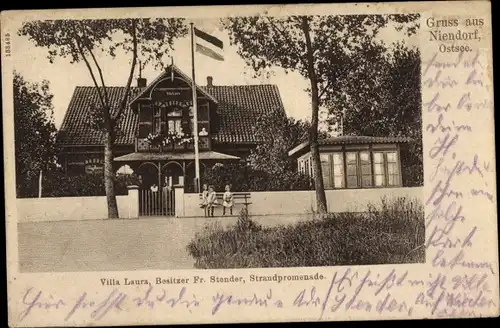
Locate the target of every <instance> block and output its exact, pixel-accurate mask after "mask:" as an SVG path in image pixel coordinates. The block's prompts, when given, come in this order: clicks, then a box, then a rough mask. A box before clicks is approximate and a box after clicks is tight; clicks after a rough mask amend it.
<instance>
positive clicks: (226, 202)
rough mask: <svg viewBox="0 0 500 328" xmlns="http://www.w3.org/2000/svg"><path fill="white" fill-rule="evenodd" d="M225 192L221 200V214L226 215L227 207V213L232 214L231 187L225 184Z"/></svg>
mask: <svg viewBox="0 0 500 328" xmlns="http://www.w3.org/2000/svg"><path fill="white" fill-rule="evenodd" d="M225 189H226V192H224V196H223V202H222V215H226V208H227V209H229V214H230V215H233V205H234V202H233V193H232V192H231V187H230V186H229V185H226V188H225Z"/></svg>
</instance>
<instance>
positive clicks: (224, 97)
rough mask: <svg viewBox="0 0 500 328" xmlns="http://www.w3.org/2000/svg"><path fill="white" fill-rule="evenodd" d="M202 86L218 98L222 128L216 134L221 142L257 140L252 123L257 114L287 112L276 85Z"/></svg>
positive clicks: (233, 142) (217, 140)
mask: <svg viewBox="0 0 500 328" xmlns="http://www.w3.org/2000/svg"><path fill="white" fill-rule="evenodd" d="M202 89H204V90H205V91H207V92H208V93H209V94H211V95H212V96H213V97H214V98H215V99H217V100H218V101H219V105H218V108H217V113H218V115H219V120H220V130H219V132H218V133H217V134H216V135H215V136H214V141H216V142H218V143H232V144H235V143H240V144H241V143H255V142H256V140H255V137H254V133H253V131H252V127H253V124H255V122H256V120H257V118H258V116H259V115H260V114H263V113H268V112H271V111H280V112H282V113H285V109H284V107H283V103H282V101H281V96H280V93H279V90H278V87H277V86H275V85H270V84H264V85H241V86H211V87H202Z"/></svg>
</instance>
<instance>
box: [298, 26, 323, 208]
mask: <svg viewBox="0 0 500 328" xmlns="http://www.w3.org/2000/svg"><path fill="white" fill-rule="evenodd" d="M302 30H303V31H304V36H305V39H306V48H307V71H308V75H309V81H310V82H311V103H312V106H311V110H312V113H311V130H310V132H309V145H310V149H311V159H312V165H313V174H314V185H315V188H316V207H317V209H316V210H317V212H318V213H319V214H320V215H324V214H326V213H327V212H328V207H327V203H326V194H325V186H324V184H323V174H322V172H321V161H320V156H319V145H318V124H319V90H318V79H317V77H316V71H315V69H314V57H313V49H312V44H311V36H310V35H309V22H308V20H307V18H306V17H303V18H302Z"/></svg>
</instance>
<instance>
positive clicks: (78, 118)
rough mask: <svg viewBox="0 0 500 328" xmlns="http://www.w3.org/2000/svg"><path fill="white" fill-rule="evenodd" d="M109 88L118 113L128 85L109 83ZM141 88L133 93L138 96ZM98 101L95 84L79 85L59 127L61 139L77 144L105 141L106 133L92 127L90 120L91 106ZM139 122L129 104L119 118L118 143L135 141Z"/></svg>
mask: <svg viewBox="0 0 500 328" xmlns="http://www.w3.org/2000/svg"><path fill="white" fill-rule="evenodd" d="M107 92H108V96H109V99H110V101H111V104H112V113H116V110H117V109H118V105H119V102H120V101H121V99H122V97H123V95H124V93H125V88H123V87H108V88H107ZM138 92H139V89H138V88H131V90H130V97H131V98H132V97H134V96H136V95H137V94H138ZM98 103H99V97H98V94H97V90H96V88H95V87H83V86H78V87H76V88H75V91H74V92H73V97H72V98H71V101H70V103H69V106H68V110H67V111H66V114H65V116H64V119H63V122H62V124H61V128H60V129H59V136H58V142H59V143H61V144H64V145H75V146H81V145H85V146H87V145H102V143H103V139H102V138H103V136H104V134H103V133H102V132H101V131H98V130H95V129H94V128H92V126H91V125H90V123H89V122H90V111H91V108H92V106H93V105H94V104H98ZM137 123H138V117H137V115H134V114H133V113H132V111H131V110H130V108H129V107H127V109H126V110H125V111H124V113H123V115H122V118H121V120H120V121H119V131H120V132H119V133H118V136H117V140H116V144H118V145H127V144H133V143H134V137H135V133H136V130H137Z"/></svg>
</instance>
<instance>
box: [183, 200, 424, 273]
mask: <svg viewBox="0 0 500 328" xmlns="http://www.w3.org/2000/svg"><path fill="white" fill-rule="evenodd" d="M238 220H239V221H238V223H237V224H236V225H235V226H233V227H230V228H226V229H224V228H222V227H221V226H220V225H217V224H215V225H210V226H208V227H207V228H206V229H205V231H203V232H202V233H199V234H197V235H196V236H195V238H194V239H193V240H192V241H191V243H190V244H189V245H188V251H189V253H190V254H191V255H192V256H193V257H194V258H195V260H196V263H195V266H196V267H197V268H200V269H222V268H226V269H227V268H261V267H303V266H334V265H362V264H365V265H370V264H390V263H416V262H418V263H423V262H425V248H424V247H423V244H424V238H425V233H424V208H423V204H422V203H421V202H420V201H418V200H412V199H406V198H397V199H383V200H382V202H381V203H380V204H378V206H369V207H368V209H367V211H366V212H365V213H339V214H329V216H328V217H327V218H325V219H322V220H313V221H302V222H299V223H297V224H294V225H287V226H278V227H272V228H264V227H262V226H260V225H258V224H256V223H249V222H252V220H251V219H250V218H249V217H248V216H247V215H246V213H241V214H240V218H239V219H238Z"/></svg>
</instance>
